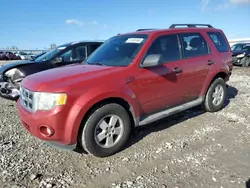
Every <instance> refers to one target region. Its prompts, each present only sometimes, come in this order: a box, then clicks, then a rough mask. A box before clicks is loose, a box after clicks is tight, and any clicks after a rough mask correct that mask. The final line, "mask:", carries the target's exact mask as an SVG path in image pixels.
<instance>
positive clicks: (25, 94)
mask: <svg viewBox="0 0 250 188" xmlns="http://www.w3.org/2000/svg"><path fill="white" fill-rule="evenodd" d="M34 96H35V92H34V91H31V90H29V89H26V88H24V87H22V86H21V87H20V102H21V105H22V106H23V107H24V108H25V109H26V110H28V111H29V112H32V113H34V112H35V110H36V109H35V106H34V104H35V103H34V99H35V97H34Z"/></svg>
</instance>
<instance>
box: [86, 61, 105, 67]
mask: <svg viewBox="0 0 250 188" xmlns="http://www.w3.org/2000/svg"><path fill="white" fill-rule="evenodd" d="M86 63H87V64H89V65H100V66H105V65H104V64H102V63H100V62H94V63H88V62H86Z"/></svg>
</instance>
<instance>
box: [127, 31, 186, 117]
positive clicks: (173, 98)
mask: <svg viewBox="0 0 250 188" xmlns="http://www.w3.org/2000/svg"><path fill="white" fill-rule="evenodd" d="M150 54H161V57H162V58H161V59H162V60H161V63H160V65H159V66H155V67H149V68H139V71H138V74H137V75H136V76H135V81H134V83H136V87H135V85H134V88H131V89H132V90H133V91H134V92H135V93H136V95H137V96H138V97H137V99H138V100H139V102H140V104H141V108H142V109H141V110H142V113H143V114H150V113H153V112H156V111H160V110H163V109H166V108H168V107H172V106H175V105H178V104H180V103H181V102H182V96H183V92H184V91H185V87H186V86H184V85H183V82H184V74H183V69H182V67H183V65H184V64H185V60H182V59H181V53H180V44H179V41H178V37H177V35H175V34H170V35H160V36H158V37H157V38H156V39H155V40H154V41H153V42H152V44H151V45H150V47H149V49H148V50H147V52H146V54H145V56H144V58H145V57H146V56H147V55H150ZM132 87H133V86H132Z"/></svg>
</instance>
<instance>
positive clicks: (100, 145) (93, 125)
mask: <svg viewBox="0 0 250 188" xmlns="http://www.w3.org/2000/svg"><path fill="white" fill-rule="evenodd" d="M110 116H112V119H113V120H115V119H118V121H117V123H116V125H115V126H116V129H115V128H114V129H113V132H112V128H111V125H114V123H113V124H112V123H110V122H109V120H110V119H111V118H110ZM103 120H104V121H105V122H106V123H107V124H105V123H104V124H102V125H103V126H100V125H101V123H100V122H103ZM85 122H86V123H85V124H84V125H83V128H82V130H81V133H80V134H79V136H80V137H79V142H80V145H81V146H82V147H83V149H84V150H86V152H88V153H89V154H91V155H94V156H96V157H107V156H110V155H113V154H115V153H117V152H118V151H120V150H121V149H123V147H124V146H125V144H126V143H127V141H128V139H129V136H130V133H131V119H130V116H129V114H128V112H127V111H126V109H124V108H123V107H122V106H120V105H119V104H116V103H110V104H104V105H102V106H100V107H99V108H96V109H95V110H94V112H93V113H92V114H91V115H90V116H89V117H88V118H87V120H86V121H85ZM105 125H106V126H107V125H108V126H109V127H110V128H107V127H106V126H105ZM118 125H120V127H121V128H120V135H119V136H117V133H118V132H119V131H118V130H119V128H118ZM101 127H102V128H101ZM107 129H109V130H107ZM104 130H105V131H104ZM114 130H117V133H116V134H115V132H114ZM105 132H106V133H107V132H108V134H107V135H106V136H105V138H104V139H103V140H102V139H100V141H101V140H102V141H101V142H98V139H97V136H96V135H102V136H103V135H104V133H105ZM100 133H101V134H100ZM111 134H113V136H110V135H111ZM111 137H112V138H113V141H114V143H113V145H112V144H111V145H110V146H107V145H105V144H107V141H108V139H109V140H110V138H111ZM115 142H116V143H115Z"/></svg>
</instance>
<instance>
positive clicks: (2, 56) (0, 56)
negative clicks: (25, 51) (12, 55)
mask: <svg viewBox="0 0 250 188" xmlns="http://www.w3.org/2000/svg"><path fill="white" fill-rule="evenodd" d="M0 60H8V57H7V54H6V52H0Z"/></svg>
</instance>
